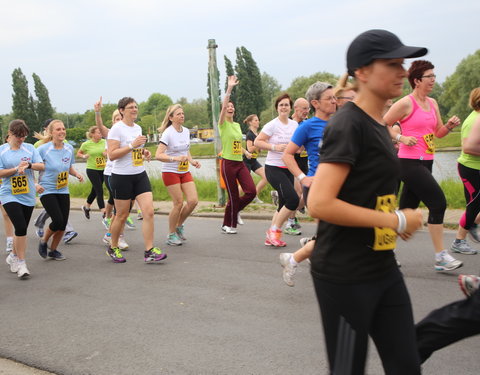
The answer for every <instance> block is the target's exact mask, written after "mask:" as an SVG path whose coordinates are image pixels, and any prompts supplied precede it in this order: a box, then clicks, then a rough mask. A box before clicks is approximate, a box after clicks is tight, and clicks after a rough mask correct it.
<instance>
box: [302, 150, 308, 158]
mask: <svg viewBox="0 0 480 375" xmlns="http://www.w3.org/2000/svg"><path fill="white" fill-rule="evenodd" d="M300 157H301V158H306V157H308V154H307V151H305V150H303V151H302V152H301V153H300Z"/></svg>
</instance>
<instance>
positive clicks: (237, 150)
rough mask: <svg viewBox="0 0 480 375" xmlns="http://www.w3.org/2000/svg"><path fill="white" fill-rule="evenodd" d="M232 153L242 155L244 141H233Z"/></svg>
mask: <svg viewBox="0 0 480 375" xmlns="http://www.w3.org/2000/svg"><path fill="white" fill-rule="evenodd" d="M232 153H233V155H241V154H242V142H240V141H233V148H232Z"/></svg>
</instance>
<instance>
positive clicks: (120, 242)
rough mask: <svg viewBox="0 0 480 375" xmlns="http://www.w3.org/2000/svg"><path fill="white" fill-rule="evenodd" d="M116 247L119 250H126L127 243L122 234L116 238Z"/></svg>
mask: <svg viewBox="0 0 480 375" xmlns="http://www.w3.org/2000/svg"><path fill="white" fill-rule="evenodd" d="M110 238H111V237H110ZM118 247H119V248H120V250H128V243H127V241H125V237H124V235H123V234H121V235H120V237H118Z"/></svg>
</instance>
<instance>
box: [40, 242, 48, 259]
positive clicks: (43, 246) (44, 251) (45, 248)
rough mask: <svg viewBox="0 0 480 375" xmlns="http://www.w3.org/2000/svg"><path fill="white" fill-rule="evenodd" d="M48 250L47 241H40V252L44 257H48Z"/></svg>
mask: <svg viewBox="0 0 480 375" xmlns="http://www.w3.org/2000/svg"><path fill="white" fill-rule="evenodd" d="M47 252H48V245H47V243H46V242H42V241H40V242H39V243H38V253H39V254H40V256H41V257H42V258H43V259H46V258H47Z"/></svg>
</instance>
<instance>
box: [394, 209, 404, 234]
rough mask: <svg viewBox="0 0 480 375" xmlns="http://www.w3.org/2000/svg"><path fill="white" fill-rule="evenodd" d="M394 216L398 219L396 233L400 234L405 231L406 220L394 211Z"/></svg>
mask: <svg viewBox="0 0 480 375" xmlns="http://www.w3.org/2000/svg"><path fill="white" fill-rule="evenodd" d="M395 215H397V217H398V226H397V233H399V234H401V233H403V232H405V230H406V229H407V218H406V217H405V214H404V213H403V212H402V211H399V210H395Z"/></svg>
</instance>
